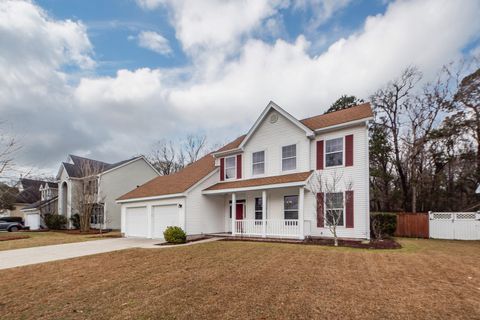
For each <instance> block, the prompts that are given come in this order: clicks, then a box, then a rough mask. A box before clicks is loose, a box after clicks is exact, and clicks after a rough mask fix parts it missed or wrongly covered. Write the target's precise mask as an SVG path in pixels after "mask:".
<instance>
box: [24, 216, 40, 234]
mask: <svg viewBox="0 0 480 320" xmlns="http://www.w3.org/2000/svg"><path fill="white" fill-rule="evenodd" d="M25 226H27V227H30V230H38V229H40V215H39V214H38V213H28V214H26V215H25Z"/></svg>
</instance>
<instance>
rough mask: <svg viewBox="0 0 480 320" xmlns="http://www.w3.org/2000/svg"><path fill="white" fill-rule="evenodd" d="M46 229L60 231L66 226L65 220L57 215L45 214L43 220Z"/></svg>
mask: <svg viewBox="0 0 480 320" xmlns="http://www.w3.org/2000/svg"><path fill="white" fill-rule="evenodd" d="M43 220H44V221H45V224H46V225H47V227H48V229H51V230H60V229H65V227H66V226H67V218H66V217H65V216H61V215H59V214H47V215H45V217H44V218H43Z"/></svg>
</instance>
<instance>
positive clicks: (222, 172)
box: [220, 158, 225, 181]
mask: <svg viewBox="0 0 480 320" xmlns="http://www.w3.org/2000/svg"><path fill="white" fill-rule="evenodd" d="M224 180H225V158H220V181H224Z"/></svg>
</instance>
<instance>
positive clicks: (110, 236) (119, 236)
mask: <svg viewBox="0 0 480 320" xmlns="http://www.w3.org/2000/svg"><path fill="white" fill-rule="evenodd" d="M89 238H122V235H121V234H105V233H104V234H103V235H101V234H97V235H94V236H91V237H89Z"/></svg>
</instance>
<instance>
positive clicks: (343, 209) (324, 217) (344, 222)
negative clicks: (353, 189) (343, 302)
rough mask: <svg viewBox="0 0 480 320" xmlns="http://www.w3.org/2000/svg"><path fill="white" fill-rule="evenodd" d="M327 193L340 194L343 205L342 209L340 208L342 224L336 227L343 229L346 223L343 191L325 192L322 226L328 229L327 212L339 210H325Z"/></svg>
mask: <svg viewBox="0 0 480 320" xmlns="http://www.w3.org/2000/svg"><path fill="white" fill-rule="evenodd" d="M329 193H341V194H342V203H343V208H342V215H343V224H342V225H340V224H339V225H337V228H345V227H346V225H347V222H346V220H345V219H346V218H347V217H346V208H345V207H346V203H345V191H338V192H325V193H324V195H323V196H324V197H325V200H324V201H325V203H324V209H323V211H324V212H323V225H324V226H325V227H326V228H328V227H329V225H328V224H327V210H339V209H340V208H333V209H328V208H327V194H329Z"/></svg>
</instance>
